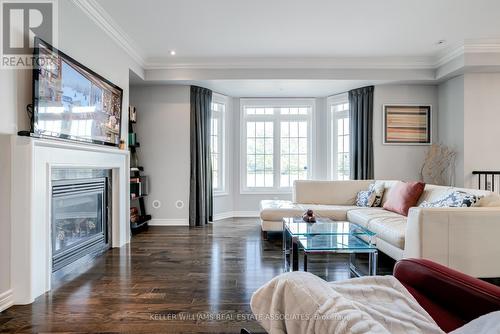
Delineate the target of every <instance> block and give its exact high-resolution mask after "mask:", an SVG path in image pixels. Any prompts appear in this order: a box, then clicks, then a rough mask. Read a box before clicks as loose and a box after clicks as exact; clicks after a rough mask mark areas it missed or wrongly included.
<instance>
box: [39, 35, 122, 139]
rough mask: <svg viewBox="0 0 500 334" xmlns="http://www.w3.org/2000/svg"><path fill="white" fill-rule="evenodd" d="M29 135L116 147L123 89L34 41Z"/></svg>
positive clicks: (118, 137)
mask: <svg viewBox="0 0 500 334" xmlns="http://www.w3.org/2000/svg"><path fill="white" fill-rule="evenodd" d="M34 53H35V54H34V56H35V60H36V66H35V69H34V71H33V117H32V132H33V134H34V135H35V136H39V137H56V138H62V139H69V140H76V141H84V142H88V143H95V144H103V145H110V146H119V144H120V134H121V115H122V96H123V90H122V89H121V88H120V87H118V86H116V85H114V84H113V83H111V82H110V81H108V80H106V79H105V78H103V77H102V76H100V75H99V74H97V73H95V72H94V71H92V70H90V69H88V68H87V67H85V66H83V65H82V64H80V63H79V62H77V61H76V60H74V59H73V58H71V57H69V56H68V55H66V54H64V53H63V52H61V51H59V50H57V49H56V48H54V47H53V46H51V45H50V44H48V43H46V42H44V41H43V40H41V39H39V38H37V39H36V40H35V52H34Z"/></svg>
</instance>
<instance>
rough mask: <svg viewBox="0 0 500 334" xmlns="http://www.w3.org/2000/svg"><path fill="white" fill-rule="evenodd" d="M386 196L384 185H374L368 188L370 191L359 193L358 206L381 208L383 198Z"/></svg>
mask: <svg viewBox="0 0 500 334" xmlns="http://www.w3.org/2000/svg"><path fill="white" fill-rule="evenodd" d="M383 195H384V185H383V184H378V185H377V184H375V183H372V184H370V185H369V186H368V190H362V191H360V192H358V195H357V197H356V206H361V207H374V206H380V203H382V196H383Z"/></svg>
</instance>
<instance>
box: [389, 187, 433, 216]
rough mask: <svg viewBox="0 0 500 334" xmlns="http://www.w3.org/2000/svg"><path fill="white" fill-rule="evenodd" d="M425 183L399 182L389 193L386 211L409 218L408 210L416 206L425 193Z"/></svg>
mask: <svg viewBox="0 0 500 334" xmlns="http://www.w3.org/2000/svg"><path fill="white" fill-rule="evenodd" d="M424 188H425V183H423V182H401V181H399V182H398V183H396V185H394V187H393V188H392V189H391V191H389V194H388V198H387V201H386V202H385V204H384V209H386V210H388V211H392V212H395V213H399V214H401V215H403V216H408V210H410V208H411V207H412V206H415V205H416V204H417V202H418V199H419V198H420V196H421V195H422V193H423V192H424Z"/></svg>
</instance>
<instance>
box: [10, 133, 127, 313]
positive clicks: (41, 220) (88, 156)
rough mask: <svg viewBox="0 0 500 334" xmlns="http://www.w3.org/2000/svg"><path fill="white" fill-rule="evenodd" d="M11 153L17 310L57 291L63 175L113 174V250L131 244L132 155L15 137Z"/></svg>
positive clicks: (12, 263)
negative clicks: (58, 191) (56, 220)
mask: <svg viewBox="0 0 500 334" xmlns="http://www.w3.org/2000/svg"><path fill="white" fill-rule="evenodd" d="M11 152H12V187H11V192H12V194H11V198H12V201H11V240H12V243H11V286H12V296H13V303H14V304H29V303H32V302H33V301H34V299H35V298H36V297H38V296H40V295H42V294H43V293H45V292H47V291H49V290H50V289H51V281H52V273H53V269H54V268H53V263H52V255H53V254H52V252H53V250H52V241H53V240H52V224H51V221H52V187H53V185H55V184H57V183H58V180H60V178H61V173H60V171H61V170H68V171H73V172H75V171H77V170H82V169H86V170H89V169H92V170H106V171H108V172H109V179H110V181H111V184H112V186H111V188H112V189H110V190H109V193H110V199H109V204H110V219H109V221H108V226H109V229H110V231H109V235H108V238H109V244H110V246H111V247H122V246H124V245H125V244H127V243H128V242H129V240H130V226H129V225H130V224H129V219H130V217H129V211H130V210H129V205H130V204H129V201H128V197H129V196H128V193H129V177H130V176H129V175H130V171H129V152H128V151H126V150H120V149H117V148H109V147H104V146H98V145H88V144H76V143H70V142H62V141H56V140H42V139H36V138H27V137H18V136H11ZM66 173H67V174H68V173H69V172H66ZM99 177H102V176H99V175H94V176H93V177H92V178H99Z"/></svg>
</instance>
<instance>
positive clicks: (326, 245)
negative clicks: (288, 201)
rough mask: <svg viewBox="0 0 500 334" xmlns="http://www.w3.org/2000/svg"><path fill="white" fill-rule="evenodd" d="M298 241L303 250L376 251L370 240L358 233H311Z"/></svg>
mask: <svg viewBox="0 0 500 334" xmlns="http://www.w3.org/2000/svg"><path fill="white" fill-rule="evenodd" d="M299 242H300V244H301V246H302V248H303V250H304V251H305V252H315V251H316V252H324V251H342V250H344V251H350V252H352V251H356V250H358V251H362V252H369V251H370V250H373V251H376V250H377V247H376V246H375V245H374V244H373V243H372V242H371V241H365V240H363V239H361V238H360V236H358V235H345V234H338V235H313V236H303V237H299Z"/></svg>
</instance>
